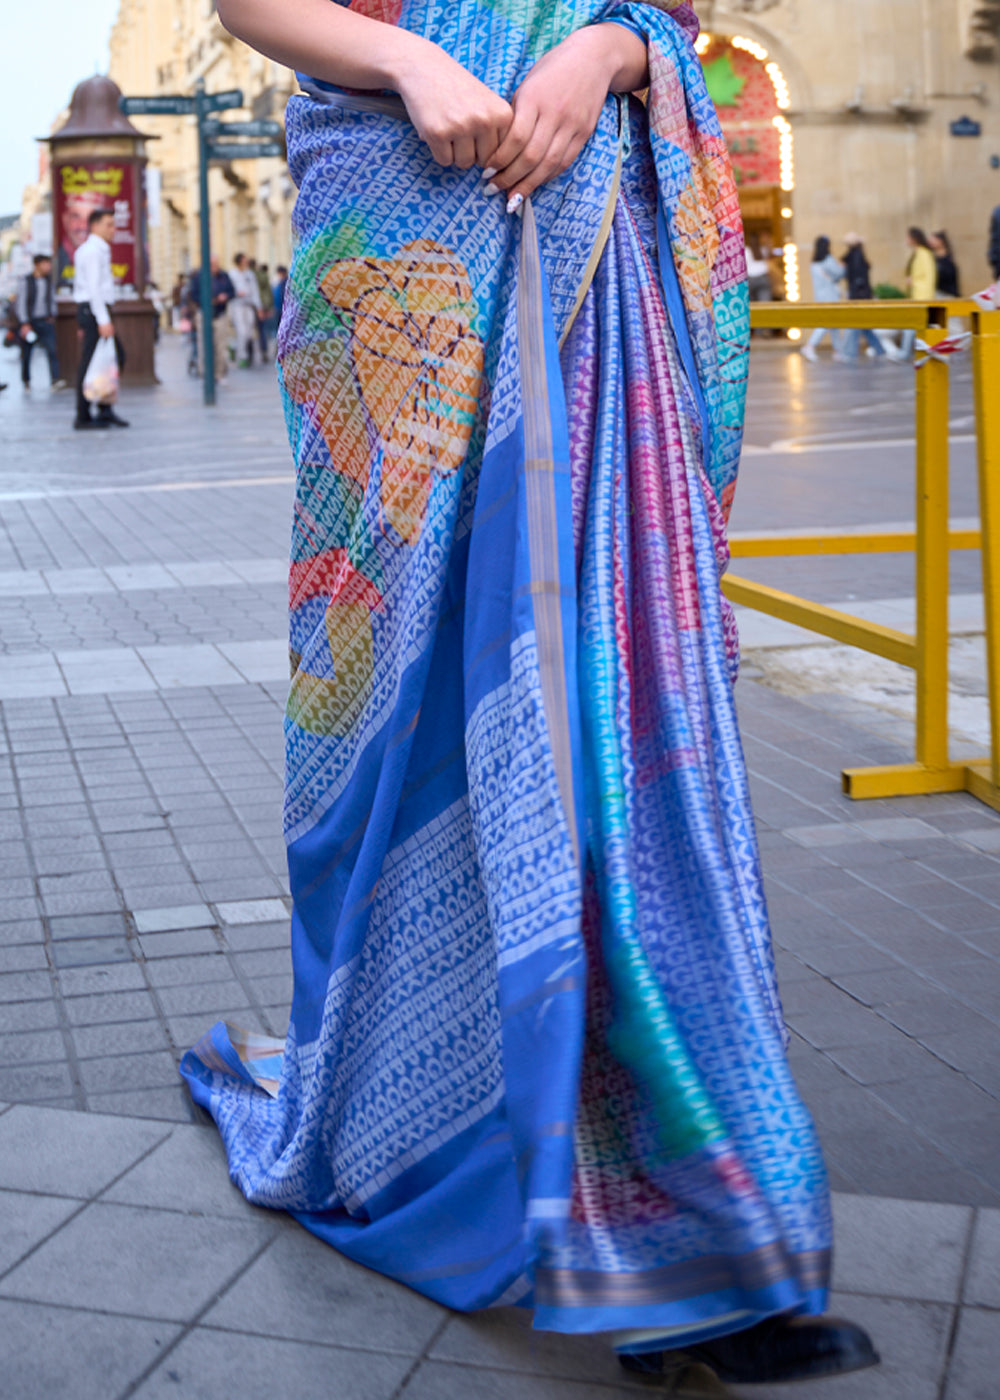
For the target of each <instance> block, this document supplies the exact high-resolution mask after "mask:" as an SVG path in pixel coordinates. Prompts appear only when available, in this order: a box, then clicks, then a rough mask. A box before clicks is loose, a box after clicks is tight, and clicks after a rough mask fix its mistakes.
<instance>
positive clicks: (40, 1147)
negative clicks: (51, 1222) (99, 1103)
mask: <svg viewBox="0 0 1000 1400" xmlns="http://www.w3.org/2000/svg"><path fill="white" fill-rule="evenodd" d="M167 1131H169V1130H168V1129H165V1128H164V1127H163V1126H162V1125H159V1124H156V1123H140V1122H122V1121H121V1120H120V1119H108V1118H105V1117H102V1116H101V1115H100V1114H96V1113H94V1114H83V1113H69V1114H67V1113H65V1112H63V1111H61V1110H58V1109H47V1108H40V1107H37V1106H31V1107H28V1106H26V1105H20V1104H17V1105H15V1106H14V1107H13V1108H10V1109H9V1110H8V1111H7V1112H6V1113H4V1114H3V1116H2V1117H0V1187H3V1188H5V1189H7V1190H21V1191H39V1192H43V1193H46V1194H49V1195H54V1196H60V1195H61V1196H79V1197H81V1198H85V1199H86V1198H89V1197H91V1196H93V1195H94V1194H95V1193H96V1192H97V1191H100V1190H102V1189H103V1188H104V1187H105V1186H108V1185H110V1183H111V1182H112V1181H113V1180H114V1179H115V1178H116V1177H118V1176H120V1175H121V1174H122V1172H125V1171H127V1170H128V1168H129V1167H131V1166H133V1165H134V1164H135V1163H136V1162H137V1161H138V1160H139V1158H140V1157H142V1156H144V1155H145V1153H147V1152H148V1151H150V1149H151V1148H153V1147H155V1146H156V1145H157V1143H159V1142H162V1141H163V1139H164V1138H165V1137H166V1135H167Z"/></svg>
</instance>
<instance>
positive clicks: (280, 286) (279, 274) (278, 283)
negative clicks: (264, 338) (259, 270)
mask: <svg viewBox="0 0 1000 1400" xmlns="http://www.w3.org/2000/svg"><path fill="white" fill-rule="evenodd" d="M274 271H275V279H274V286H273V287H272V288H271V291H272V292H273V294H274V323H275V326H276V327H277V326H280V324H281V312H282V308H283V307H284V304H285V286H286V284H287V282H288V268H287V267H284V266H283V265H282V264H281V263H279V264H278V266H277V267H276V268H275V269H274Z"/></svg>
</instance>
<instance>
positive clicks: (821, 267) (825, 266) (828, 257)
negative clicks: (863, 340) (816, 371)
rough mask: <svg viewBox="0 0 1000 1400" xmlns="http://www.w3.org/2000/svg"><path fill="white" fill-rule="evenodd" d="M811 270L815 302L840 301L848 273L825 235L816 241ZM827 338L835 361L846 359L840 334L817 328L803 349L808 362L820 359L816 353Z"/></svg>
mask: <svg viewBox="0 0 1000 1400" xmlns="http://www.w3.org/2000/svg"><path fill="white" fill-rule="evenodd" d="M810 270H811V272H812V289H813V301H829V302H834V301H840V287H841V283H842V282H843V280H844V278H845V277H846V276H847V271H846V269H845V267H844V264H843V263H842V262H841V261H840V259H839V258H835V257H834V256H833V253H832V252H831V251H830V240H829V238H827V237H826V236H825V235H824V236H822V237H820V238H817V239H816V242H815V244H814V246H813V256H812V264H811V268H810ZM825 336H829V337H830V342H831V344H832V345H833V356H834V359H837V360H839V359H843V358H844V357H843V356H842V355H841V354H840V344H841V339H840V332H839V331H831V330H826V329H823V328H821V327H817V328H816V330H814V331H813V333H812V335H811V336H810V337H809V339H808V340H807V341H806V343H805V345H803V347H802V354H803V355H804V356H805V358H806V359H807V360H812V361H816V360H818V359H819V356H818V355H817V354H816V351H817V350H818V349H819V347H820V346H821V345H822V343H823V339H824V337H825Z"/></svg>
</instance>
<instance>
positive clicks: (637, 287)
mask: <svg viewBox="0 0 1000 1400" xmlns="http://www.w3.org/2000/svg"><path fill="white" fill-rule="evenodd" d="M664 4H665V5H667V6H668V7H669V9H670V11H671V13H670V14H668V13H666V11H665V9H664V8H662V7H661V8H654V7H653V6H652V5H634V4H627V5H626V4H623V5H622V6H621V7H620V8H618V9H616V8H615V7H614V5H612V6H610V7H609V6H608V4H607V3H606V0H580V2H579V3H578V4H577V5H576V6H574V7H572V12H571V15H570V18H569V19H568V20H567V22H566V25H565V26H564V27H563V28H562V29H561V30H560V33H563V34H565V31H566V29H568V30H569V31H570V32H569V33H568V35H567V36H566V37H564V38H563V39H562V40H561V41H560V42H555V39H554V38H553V37H550V38H549V39H548V44H547V48H545V45H544V44H543V45H541V46H539V42H538V36H539V35H540V34H549V35H551V30H550V28H549V27H548V21H549V20H550V18H551V15H552V6H551V3H550V0H523V4H522V5H521V6H520V8H519V10H518V24H517V25H516V26H513V25H511V23H510V21H509V17H508V14H507V13H506V12H505V11H504V10H503V9H502V7H499V6H497V5H494V4H472V3H470V4H469V5H468V6H465V7H463V23H462V25H461V26H459V27H458V28H456V27H455V26H453V25H452V23H451V17H450V9H449V7H447V6H446V7H442V6H441V5H440V4H439V3H438V0H410V3H408V4H407V5H406V6H405V7H404V9H403V15H404V16H405V21H406V24H407V25H409V26H412V28H411V29H407V28H405V27H400V26H392V25H389V24H387V23H384V22H379V21H375V20H371V19H369V18H368V17H367V16H365V15H364V14H362V13H361V12H359V11H355V10H350V9H347V8H345V7H342V6H339V5H329V4H325V3H323V2H322V0H257V3H255V4H253V5H250V4H247V3H246V0H218V13H219V17H220V19H221V21H222V23H223V24H225V25H226V26H227V27H228V28H230V29H231V30H232V31H233V32H234V33H235V34H236V36H237V37H238V38H240V39H242V40H244V41H248V42H250V43H252V44H254V45H255V46H256V47H257V48H259V49H260V50H261V51H262V52H264V53H265V54H266V55H267V56H269V57H271V58H272V59H277V58H279V57H280V60H281V62H283V63H286V64H291V65H292V66H294V68H296V69H297V70H299V71H300V72H308V71H309V70H313V71H314V72H316V74H317V78H318V79H319V80H320V81H316V80H315V79H311V78H303V79H302V80H301V81H302V84H303V92H302V93H301V94H299V95H298V96H295V97H293V98H292V99H291V102H290V105H289V108H288V115H287V138H288V154H289V168H290V170H291V171H292V173H293V175H294V177H295V179H296V181H297V183H298V184H299V190H300V193H299V198H298V200H297V203H296V214H295V219H296V252H295V256H294V261H293V266H292V273H291V277H290V279H289V282H288V286H287V288H286V290H285V294H284V311H283V317H282V333H281V368H282V382H283V387H284V392H285V395H286V398H285V410H286V415H287V422H288V428H289V436H290V440H291V443H292V446H293V451H294V453H295V456H296V459H297V486H296V493H297V499H296V507H295V517H294V518H295V526H294V530H295V535H294V544H293V562H292V565H291V609H292V611H291V645H292V666H293V675H292V680H291V688H290V693H289V699H288V707H287V711H286V720H285V724H286V736H287V739H286V742H287V750H286V773H287V779H288V786H287V802H286V833H287V839H288V852H289V871H290V880H291V889H292V895H293V899H294V906H295V912H294V914H293V918H292V939H293V945H294V947H293V956H292V963H293V966H294V969H295V986H294V994H293V1013H292V1023H291V1026H290V1028H289V1035H288V1039H287V1041H286V1042H281V1041H276V1040H271V1039H269V1038H266V1037H263V1036H261V1035H259V1034H257V1033H254V1032H250V1031H242V1030H239V1029H237V1028H236V1027H234V1026H231V1025H228V1024H226V1023H221V1022H220V1023H219V1024H218V1025H216V1026H215V1027H214V1028H213V1029H212V1030H211V1031H210V1032H209V1033H208V1034H207V1035H206V1036H205V1038H204V1039H203V1040H202V1041H201V1042H200V1043H199V1044H198V1045H197V1046H196V1047H195V1048H194V1049H193V1050H191V1051H189V1052H188V1053H187V1054H186V1055H185V1056H184V1058H183V1061H182V1065H181V1071H182V1073H183V1075H184V1077H185V1078H186V1080H187V1082H188V1084H189V1086H190V1088H191V1092H192V1094H193V1096H194V1098H195V1099H196V1101H197V1102H198V1103H199V1104H202V1105H204V1106H205V1107H206V1108H207V1109H208V1110H209V1112H211V1113H212V1114H213V1116H214V1117H215V1120H216V1122H217V1124H218V1126H219V1129H220V1131H221V1133H222V1137H223V1140H224V1142H225V1146H226V1149H227V1152H228V1155H229V1163H230V1171H231V1173H232V1177H233V1180H234V1181H236V1182H237V1183H238V1185H239V1186H240V1188H241V1189H242V1191H243V1192H244V1193H245V1195H246V1196H247V1197H248V1198H249V1199H250V1200H252V1201H256V1202H258V1203H262V1204H264V1203H266V1205H267V1206H269V1207H270V1208H272V1209H274V1208H284V1209H286V1210H290V1211H293V1212H294V1214H295V1217H296V1219H297V1220H298V1221H300V1222H301V1223H302V1224H303V1225H305V1226H306V1227H307V1228H308V1229H310V1230H311V1231H313V1232H314V1233H315V1234H317V1235H318V1236H319V1237H320V1238H321V1239H323V1240H325V1241H326V1242H327V1243H329V1244H331V1245H333V1246H334V1247H336V1248H337V1249H339V1250H341V1251H342V1252H343V1253H344V1254H346V1255H348V1256H349V1257H351V1258H353V1259H355V1260H358V1261H360V1262H362V1263H364V1264H366V1265H367V1266H368V1267H370V1268H374V1269H377V1270H379V1271H380V1272H382V1273H384V1274H387V1275H389V1276H390V1277H392V1278H395V1279H398V1280H400V1281H402V1282H404V1283H406V1284H407V1285H408V1286H409V1287H411V1288H413V1289H415V1290H417V1291H418V1292H420V1293H423V1294H425V1295H427V1296H428V1297H430V1298H432V1299H434V1300H435V1301H437V1302H438V1303H440V1304H443V1305H445V1306H448V1307H451V1308H455V1309H459V1310H464V1311H472V1310H477V1309H481V1308H485V1307H489V1306H495V1305H499V1304H505V1303H513V1302H517V1303H519V1304H521V1305H522V1306H524V1307H530V1308H531V1309H532V1310H533V1313H534V1322H535V1325H536V1326H537V1327H538V1328H541V1329H544V1330H548V1331H553V1332H563V1333H572V1334H580V1333H583V1334H586V1333H601V1334H604V1335H607V1334H608V1333H609V1332H610V1333H611V1334H612V1335H613V1339H614V1345H615V1346H616V1348H617V1350H618V1351H619V1354H620V1355H621V1356H622V1358H623V1364H626V1365H627V1367H628V1368H629V1369H631V1370H636V1371H641V1372H644V1373H651V1374H656V1373H660V1372H663V1371H664V1370H671V1371H672V1370H673V1369H675V1368H676V1367H677V1366H678V1365H679V1364H681V1363H682V1362H683V1361H684V1360H686V1359H688V1358H690V1359H696V1360H698V1361H704V1362H707V1363H708V1364H709V1365H712V1366H714V1367H715V1369H716V1371H717V1372H718V1373H719V1374H720V1375H721V1376H723V1377H724V1378H725V1379H727V1380H732V1381H735V1382H747V1383H754V1382H768V1383H770V1382H776V1381H784V1380H792V1379H801V1378H805V1377H809V1376H817V1375H828V1374H831V1373H833V1372H837V1371H845V1370H851V1369H857V1368H859V1367H861V1366H865V1365H870V1364H873V1363H874V1362H875V1361H876V1360H877V1357H876V1356H875V1353H874V1350H873V1348H872V1346H871V1343H870V1341H869V1340H868V1338H867V1337H866V1336H865V1334H864V1333H863V1332H862V1331H861V1329H859V1328H857V1327H854V1326H852V1325H851V1324H849V1323H843V1322H837V1321H836V1320H833V1319H828V1318H824V1317H822V1316H821V1314H822V1312H823V1308H824V1306H825V1302H826V1297H827V1285H828V1279H829V1261H830V1253H829V1251H830V1207H829V1197H828V1188H827V1182H826V1175H825V1172H824V1168H823V1163H822V1156H821V1153H820V1148H819V1144H818V1141H817V1139H816V1135H815V1131H814V1128H813V1126H812V1123H811V1120H810V1118H809V1114H808V1112H807V1110H806V1109H805V1107H804V1105H803V1103H802V1101H801V1099H800V1097H799V1095H798V1093H797V1091H796V1088H795V1085H794V1082H793V1080H792V1076H791V1072H790V1070H789V1066H788V1062H787V1059H786V1055H785V1044H784V1037H785V1034H786V1032H785V1029H784V1025H783V1021H782V1015H781V1008H780V1003H779V1000H778V996H777V992H776V989H775V982H774V964H773V958H772V954H771V945H770V935H769V931H768V923H767V912H766V906H765V902H764V897H763V893H762V879H761V871H760V863H759V858H758V854H757V848H756V838H755V834H754V823H753V817H752V813H751V809H750V805H749V796H748V784H747V776H746V770H745V767H744V762H743V757H742V753H741V749H740V741H739V732H738V728H737V719H736V713H735V706H734V700H733V680H734V678H735V661H736V657H735V631H734V628H733V627H732V625H731V616H730V614H729V613H728V610H727V608H726V605H725V604H724V602H723V599H722V595H721V592H720V587H719V574H720V559H721V558H722V557H723V556H724V553H725V523H724V514H725V509H726V508H728V505H729V502H730V501H731V498H732V491H733V487H734V483H735V475H736V468H737V464H738V457H739V439H740V423H741V419H742V412H743V396H744V385H745V381H746V369H747V365H748V360H749V320H748V300H747V292H746V276H745V259H744V256H743V245H742V242H741V240H740V236H739V234H738V232H737V227H736V226H737V225H738V220H735V219H731V218H730V217H729V214H730V212H731V211H732V210H733V209H735V208H736V207H737V192H736V187H735V183H734V181H733V178H732V174H731V171H730V170H729V168H728V166H727V164H726V158H725V146H724V143H723V142H722V141H721V139H720V138H719V137H718V135H717V132H718V126H717V122H716V118H715V115H714V112H713V111H712V107H711V102H710V100H709V98H708V94H707V90H706V87H705V80H704V76H703V74H702V70H701V66H700V64H699V62H698V60H697V56H696V54H695V52H694V47H693V44H692V43H691V38H692V37H693V34H694V32H695V31H696V26H697V21H696V20H695V16H694V12H693V10H691V9H690V8H689V6H688V5H686V4H683V5H676V4H674V3H672V0H664ZM382 13H389V12H388V11H382ZM394 13H398V10H396V11H394ZM569 13H570V11H569V10H567V14H569ZM609 15H610V16H611V19H612V22H610V23H608V22H605V21H606V20H607V19H608V16H609ZM616 16H619V17H622V18H623V19H624V20H625V21H627V23H621V24H619V23H615V22H613V21H614V18H615V17H616ZM436 39H440V40H441V41H442V43H447V45H448V49H447V51H446V50H445V48H443V47H439V46H438V44H437V43H436V42H435V40H436ZM540 47H542V48H544V49H545V51H544V52H539V48H540ZM487 79H488V80H489V84H488V83H487ZM647 86H648V87H649V89H650V98H649V108H648V111H649V116H647V109H645V108H644V107H642V106H641V105H640V103H639V102H638V100H633V99H631V98H630V97H629V96H628V94H630V93H632V92H633V91H635V90H637V89H641V88H646V87H647ZM366 88H367V89H369V90H371V92H372V95H371V96H369V95H368V94H367V93H365V92H360V93H359V91H358V90H359V89H366ZM386 90H389V91H391V92H394V93H397V94H399V96H398V98H391V97H387V96H386ZM678 112H680V113H686V114H687V120H689V121H690V122H691V129H690V133H689V139H688V133H687V131H686V132H685V139H686V141H688V145H687V150H688V152H689V157H690V161H691V162H693V163H695V164H694V165H693V166H688V167H687V168H686V171H685V173H683V174H679V173H678V163H677V161H676V158H675V155H676V149H677V148H676V146H672V145H671V144H670V143H669V142H668V141H667V140H662V141H660V140H656V141H654V140H652V139H651V136H650V125H651V124H655V122H657V121H658V120H663V121H667V120H670V121H673V120H674V114H676V113H678ZM657 114H660V115H659V116H658V115H657ZM671 129H672V128H671ZM623 150H628V152H629V155H628V159H627V160H623V159H622V158H621V152H622V151H623ZM699 162H700V163H701V164H699ZM376 167H379V168H381V169H391V170H392V172H393V179H392V180H391V181H387V180H380V179H367V178H363V176H359V172H366V171H368V170H371V169H374V168H376ZM678 182H680V184H678ZM619 191H620V192H619ZM658 191H659V192H658ZM657 217H659V219H660V221H661V225H660V226H661V233H662V237H661V244H660V246H661V248H662V249H663V250H665V251H664V254H663V256H664V257H665V258H666V259H667V260H668V266H666V267H664V269H663V280H662V281H661V280H660V277H659V274H658V272H657V271H656V267H655V264H652V263H651V262H650V259H649V254H648V247H647V241H646V233H647V231H648V230H649V229H655V228H656V226H657V223H656V221H657ZM540 229H541V230H543V231H544V237H540V234H539V230H540ZM692 230H695V231H696V234H693V233H692ZM692 238H695V242H696V247H697V255H696V256H694V255H692V251H691V249H692ZM675 261H676V266H675V265H674V262H675ZM560 351H561V358H560ZM682 355H683V359H682ZM720 361H721V362H722V363H724V365H725V371H724V373H722V372H720V368H719V366H720ZM679 1348H683V1349H684V1350H683V1352H678V1349H679Z"/></svg>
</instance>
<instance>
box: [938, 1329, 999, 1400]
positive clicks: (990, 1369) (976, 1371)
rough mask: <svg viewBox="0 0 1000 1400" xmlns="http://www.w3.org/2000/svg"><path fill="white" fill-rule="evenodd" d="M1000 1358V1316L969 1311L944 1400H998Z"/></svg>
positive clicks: (960, 1335) (956, 1341)
mask: <svg viewBox="0 0 1000 1400" xmlns="http://www.w3.org/2000/svg"><path fill="white" fill-rule="evenodd" d="M998 1358H1000V1312H996V1311H989V1312H988V1311H987V1310H986V1309H984V1308H983V1309H981V1308H965V1309H963V1311H962V1316H961V1318H960V1320H959V1324H958V1334H957V1336H956V1338H955V1351H954V1355H953V1356H952V1360H951V1366H950V1368H949V1374H948V1384H947V1388H946V1389H945V1392H944V1400H996V1394H997V1378H998V1375H1000V1370H998Z"/></svg>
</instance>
